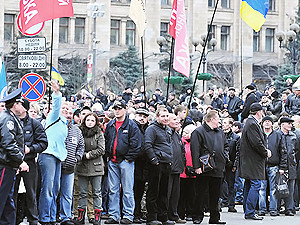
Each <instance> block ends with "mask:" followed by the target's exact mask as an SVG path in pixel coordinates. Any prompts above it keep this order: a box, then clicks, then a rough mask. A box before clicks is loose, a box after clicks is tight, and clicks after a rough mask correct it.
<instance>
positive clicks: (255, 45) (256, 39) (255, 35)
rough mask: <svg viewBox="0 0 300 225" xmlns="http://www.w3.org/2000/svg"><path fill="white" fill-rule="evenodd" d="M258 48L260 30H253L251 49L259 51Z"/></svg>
mask: <svg viewBox="0 0 300 225" xmlns="http://www.w3.org/2000/svg"><path fill="white" fill-rule="evenodd" d="M259 48H260V32H255V31H253V51H254V52H259Z"/></svg>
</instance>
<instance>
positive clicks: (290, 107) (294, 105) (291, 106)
mask: <svg viewBox="0 0 300 225" xmlns="http://www.w3.org/2000/svg"><path fill="white" fill-rule="evenodd" d="M285 111H286V112H287V113H288V114H290V115H300V96H296V95H295V94H291V95H289V97H288V98H287V100H286V103H285Z"/></svg>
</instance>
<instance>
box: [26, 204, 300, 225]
mask: <svg viewBox="0 0 300 225" xmlns="http://www.w3.org/2000/svg"><path fill="white" fill-rule="evenodd" d="M236 208H237V210H238V213H228V212H227V209H226V208H223V212H222V213H221V220H223V221H226V222H227V224H228V225H247V224H251V225H256V224H264V225H300V212H297V214H296V215H295V216H284V215H280V216H279V217H271V216H269V215H267V216H265V217H264V219H263V220H262V221H253V220H245V219H244V214H243V212H242V206H240V205H238V206H237V207H236ZM208 219H209V218H208V217H205V218H204V220H203V222H202V223H201V224H208ZM102 223H103V222H102ZM22 224H24V225H25V224H28V223H26V222H23V223H22ZM86 224H89V223H88V222H87V221H86ZM103 224H104V223H103ZM187 224H188V225H191V224H192V222H188V223H187Z"/></svg>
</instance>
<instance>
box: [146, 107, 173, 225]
mask: <svg viewBox="0 0 300 225" xmlns="http://www.w3.org/2000/svg"><path fill="white" fill-rule="evenodd" d="M168 124H169V112H168V110H167V109H166V108H165V107H159V108H158V109H157V111H156V121H154V122H153V123H152V124H150V126H149V127H148V128H147V129H146V133H145V151H146V155H147V158H148V161H149V163H150V165H149V174H148V191H147V199H146V206H147V210H148V215H147V225H161V224H164V225H172V224H174V222H171V221H169V220H168V197H167V195H168V188H169V185H168V183H169V177H170V174H171V164H172V161H173V149H172V138H171V136H172V131H171V129H170V128H169V127H168V126H167V125H168Z"/></svg>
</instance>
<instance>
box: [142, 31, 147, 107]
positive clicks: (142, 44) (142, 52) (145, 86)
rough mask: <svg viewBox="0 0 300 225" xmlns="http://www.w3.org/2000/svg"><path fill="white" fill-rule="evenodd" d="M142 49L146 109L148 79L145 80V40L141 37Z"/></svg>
mask: <svg viewBox="0 0 300 225" xmlns="http://www.w3.org/2000/svg"><path fill="white" fill-rule="evenodd" d="M141 47H142V69H143V71H142V73H143V86H144V103H145V106H144V108H145V109H146V108H147V96H146V78H145V57H144V38H143V37H141Z"/></svg>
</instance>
